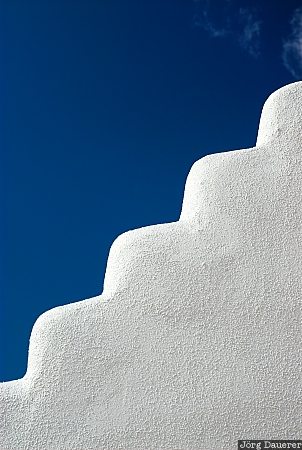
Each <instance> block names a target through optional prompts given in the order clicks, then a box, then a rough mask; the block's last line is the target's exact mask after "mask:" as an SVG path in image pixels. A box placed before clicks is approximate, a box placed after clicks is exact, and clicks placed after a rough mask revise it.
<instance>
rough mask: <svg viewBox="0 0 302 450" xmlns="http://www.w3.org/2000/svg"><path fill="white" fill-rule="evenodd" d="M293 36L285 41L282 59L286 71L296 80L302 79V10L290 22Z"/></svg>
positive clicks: (295, 13) (294, 14)
mask: <svg viewBox="0 0 302 450" xmlns="http://www.w3.org/2000/svg"><path fill="white" fill-rule="evenodd" d="M290 24H291V34H290V35H289V37H288V39H286V40H285V41H283V52H282V59H283V64H284V66H285V67H286V69H287V70H288V71H289V72H290V73H291V74H292V75H293V77H294V78H296V79H301V78H302V8H298V9H296V10H295V11H294V13H293V16H292V18H291V21H290Z"/></svg>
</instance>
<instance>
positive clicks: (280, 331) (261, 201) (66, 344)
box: [0, 82, 302, 450]
mask: <svg viewBox="0 0 302 450" xmlns="http://www.w3.org/2000/svg"><path fill="white" fill-rule="evenodd" d="M301 131H302V82H299V83H294V84H291V85H288V86H285V87H284V88H282V89H280V90H278V91H277V92H275V93H274V94H273V95H272V96H271V97H269V99H268V101H267V102H266V104H265V106H264V109H263V113H262V116H261V122H260V127H259V135H258V140H257V145H256V147H254V148H250V149H245V150H240V151H234V152H226V153H219V154H215V155H210V156H206V157H205V158H202V159H201V160H199V161H197V162H196V163H195V164H194V165H193V167H192V169H191V171H190V173H189V176H188V179H187V183H186V188H185V194H184V203H183V209H182V213H181V217H180V219H179V221H178V222H175V223H168V224H163V225H156V226H150V227H146V228H141V229H138V230H134V231H129V232H127V233H125V234H123V235H121V236H120V237H118V239H117V240H116V241H115V242H114V243H113V245H112V248H111V250H110V255H109V259H108V265H107V271H106V277H105V288H104V292H103V294H102V295H100V296H99V297H96V298H92V299H89V300H85V301H81V302H77V303H72V304H70V305H66V306H62V307H58V308H54V309H52V310H50V311H48V312H46V313H45V314H43V315H42V316H41V317H40V318H39V319H38V320H37V322H36V324H35V325H34V328H33V331H32V335H31V339H30V349H29V360H28V370H27V373H26V376H25V377H24V378H23V379H21V380H17V381H13V382H9V383H2V384H0V402H1V408H0V448H1V450H105V449H106V450H118V449H122V450H234V449H236V448H237V440H238V439H247V438H250V439H270V438H274V439H301V430H302V420H301V418H302V415H301V405H302V389H301V360H302V359H301V292H302V290H301V287H302V286H301V284H302V279H301V275H302V239H301V233H302V208H301V206H302V135H301Z"/></svg>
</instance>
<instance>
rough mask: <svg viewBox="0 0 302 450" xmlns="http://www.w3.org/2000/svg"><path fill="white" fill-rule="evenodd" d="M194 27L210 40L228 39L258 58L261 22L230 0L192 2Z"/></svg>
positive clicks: (247, 9)
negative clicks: (202, 31)
mask: <svg viewBox="0 0 302 450" xmlns="http://www.w3.org/2000/svg"><path fill="white" fill-rule="evenodd" d="M193 1H194V4H195V15H194V18H193V23H194V26H196V27H200V28H202V29H203V30H204V31H205V32H207V33H208V34H209V36H211V37H212V38H224V37H229V38H232V39H233V40H235V42H237V43H238V44H239V45H240V46H241V47H242V48H243V49H245V50H246V51H247V52H248V53H249V54H250V55H252V56H254V57H257V56H259V47H260V32H261V24H262V22H261V21H260V20H258V18H257V16H256V14H255V12H254V11H252V10H251V9H250V8H248V7H238V6H236V5H235V2H232V1H230V0H224V1H221V0H220V1H219V2H217V1H213V0H212V1H211V2H210V1H209V0H193Z"/></svg>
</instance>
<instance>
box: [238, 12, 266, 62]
mask: <svg viewBox="0 0 302 450" xmlns="http://www.w3.org/2000/svg"><path fill="white" fill-rule="evenodd" d="M239 18H240V19H239V20H240V22H241V24H242V29H241V32H240V34H239V44H240V45H241V47H242V48H244V49H246V50H247V51H248V52H249V53H250V54H251V55H252V56H255V57H256V56H259V46H260V29H261V21H260V20H256V18H255V16H254V15H253V13H252V12H251V11H250V10H248V9H246V8H240V10H239Z"/></svg>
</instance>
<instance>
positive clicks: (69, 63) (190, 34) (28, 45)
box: [0, 0, 302, 380]
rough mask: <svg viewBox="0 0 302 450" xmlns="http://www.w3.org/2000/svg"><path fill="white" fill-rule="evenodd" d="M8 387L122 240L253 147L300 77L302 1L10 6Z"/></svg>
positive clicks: (0, 113)
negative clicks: (213, 169) (41, 331)
mask: <svg viewBox="0 0 302 450" xmlns="http://www.w3.org/2000/svg"><path fill="white" fill-rule="evenodd" d="M0 4H1V6H0V30H1V31H0V37H1V40H0V47H1V54H0V57H1V70H0V83H1V84H0V92H1V109H0V129H1V130H0V131H1V150H0V163H1V164H0V167H1V173H0V175H1V177H0V179H1V183H0V213H1V220H0V231H1V234H0V239H1V252H0V282H1V283H0V295H1V299H0V313H1V316H0V343H1V348H0V356H1V359H0V379H1V380H10V379H15V378H20V377H22V376H23V375H24V372H25V370H26V363H27V351H28V340H29V336H30V332H31V328H32V326H33V324H34V322H35V320H36V319H37V317H38V316H39V315H40V314H41V313H42V312H44V311H45V310H47V309H50V308H52V307H55V306H57V305H62V304H65V303H69V302H71V301H76V300H79V299H84V298H89V297H92V296H95V295H98V294H99V293H100V292H101V290H102V284H103V277H104V271H105V266H106V260H107V256H108V251H109V248H110V245H111V243H112V241H113V240H114V239H115V238H116V237H117V236H118V235H119V234H121V233H122V232H124V231H126V230H129V229H133V228H138V227H142V226H145V225H150V224H156V223H161V222H169V221H175V220H177V219H178V216H179V212H180V207H181V202H182V195H183V189H184V183H185V179H186V176H187V173H188V171H189V169H190V167H191V165H192V164H193V162H194V161H195V160H197V159H199V158H201V157H202V156H203V155H206V154H208V153H213V152H219V151H226V150H233V149H239V148H245V147H250V146H253V145H254V143H255V140H256V134H257V126H258V120H259V115H260V111H261V107H262V104H263V102H264V100H265V99H266V97H267V96H268V95H269V94H270V93H271V92H272V91H274V90H275V89H277V88H279V87H281V86H282V85H284V84H288V83H290V82H292V81H295V80H297V79H299V77H301V76H302V53H301V52H302V48H301V45H300V46H299V39H300V40H301V41H302V9H301V10H299V9H297V8H299V7H301V6H302V2H301V1H290V0H287V1H284V0H280V1H277V0H270V1H269V0H265V1H263V0H261V1H252V2H251V1H245V0H242V1H235V0H220V1H218V0H216V1H215V0H210V1H206V0H200V1H194V0H150V1H147V0H129V1H126V0H114V1H112V0H81V1H76V0H72V1H71V0H70V1H66V0H48V1H43V0H36V1H32V0H29V1H26V2H24V1H23V0H6V1H5V0H2V1H1V2H0Z"/></svg>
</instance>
